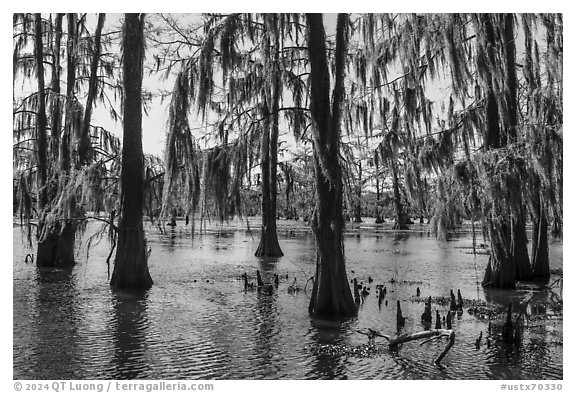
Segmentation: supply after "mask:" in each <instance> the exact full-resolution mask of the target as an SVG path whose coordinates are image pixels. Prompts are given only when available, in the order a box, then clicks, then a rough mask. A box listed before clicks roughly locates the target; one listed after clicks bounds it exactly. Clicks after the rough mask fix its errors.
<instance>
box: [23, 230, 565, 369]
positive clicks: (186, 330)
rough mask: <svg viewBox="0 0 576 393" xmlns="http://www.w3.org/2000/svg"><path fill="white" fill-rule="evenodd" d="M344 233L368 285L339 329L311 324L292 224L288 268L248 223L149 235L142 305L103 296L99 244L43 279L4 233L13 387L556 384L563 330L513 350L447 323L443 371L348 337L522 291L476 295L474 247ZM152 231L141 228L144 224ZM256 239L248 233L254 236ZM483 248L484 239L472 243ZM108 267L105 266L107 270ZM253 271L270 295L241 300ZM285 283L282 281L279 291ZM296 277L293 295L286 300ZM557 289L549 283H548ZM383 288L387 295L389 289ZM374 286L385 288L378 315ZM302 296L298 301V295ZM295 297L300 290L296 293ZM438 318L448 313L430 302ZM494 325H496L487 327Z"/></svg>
mask: <svg viewBox="0 0 576 393" xmlns="http://www.w3.org/2000/svg"><path fill="white" fill-rule="evenodd" d="M372 222H373V219H366V223H363V224H360V225H358V224H354V225H352V224H350V223H349V224H347V235H346V240H345V250H346V260H347V270H348V276H349V279H352V278H357V279H358V281H359V282H360V281H363V282H364V283H365V284H367V283H368V277H371V278H372V279H373V280H374V282H373V283H371V284H369V285H368V286H369V287H370V294H369V295H368V296H367V297H366V298H365V300H364V301H363V302H362V304H361V305H360V308H359V312H358V316H357V317H356V318H353V319H351V320H348V321H346V322H326V321H319V320H314V319H312V318H310V316H309V315H308V301H309V294H310V291H311V282H310V283H308V285H307V286H306V280H307V279H308V278H309V277H311V276H312V275H313V273H314V269H315V246H314V238H313V236H312V234H311V233H310V232H309V230H308V229H307V228H306V227H305V226H304V224H303V223H302V222H292V221H284V220H280V221H279V230H278V235H279V240H280V245H281V247H282V250H283V251H284V254H285V256H284V257H281V258H256V257H254V252H255V250H256V248H257V246H258V240H259V231H258V228H259V221H258V220H257V219H254V220H252V221H251V225H250V226H251V228H253V229H252V231H251V232H250V231H247V230H246V225H245V224H244V225H242V224H238V225H237V226H236V227H234V226H233V225H232V226H222V227H221V226H217V225H213V226H212V228H209V230H208V231H207V233H206V234H203V235H202V236H198V235H196V236H195V238H194V239H191V237H190V228H189V226H188V227H186V226H184V223H183V222H180V221H179V222H178V226H176V227H175V228H174V229H172V228H170V227H167V232H166V233H165V234H161V233H160V232H159V231H158V230H157V229H154V228H150V227H147V239H148V245H149V247H150V248H151V250H152V252H151V254H150V258H149V269H150V274H151V275H152V278H153V280H154V286H153V287H152V289H151V290H149V291H148V292H147V293H145V294H143V295H137V294H134V293H116V292H113V291H112V290H111V289H110V287H109V285H108V276H107V270H108V267H107V265H106V263H105V260H106V258H107V256H108V253H109V245H108V243H107V242H106V241H105V240H102V241H101V242H100V244H97V245H92V247H91V248H90V253H89V258H88V259H87V257H86V255H87V250H86V247H85V246H86V239H87V238H88V237H89V235H90V234H92V233H94V232H95V231H96V230H97V229H98V228H99V227H100V223H91V224H89V226H88V229H87V233H86V234H85V236H84V238H83V239H84V241H83V244H82V245H83V246H82V247H80V248H79V251H78V258H77V261H78V262H77V265H76V266H75V267H74V269H73V270H72V271H62V270H59V271H54V270H41V269H38V268H36V266H35V265H34V264H31V263H28V264H26V263H25V258H26V255H27V254H28V253H31V252H33V251H32V250H30V249H28V248H27V247H26V245H25V243H24V242H23V241H22V238H23V234H22V232H21V230H20V227H16V226H15V227H14V229H13V245H14V251H13V311H14V318H13V338H14V344H13V345H14V346H13V361H14V366H13V367H14V368H13V376H14V378H15V379H281V378H286V379H332V378H334V379H562V377H563V362H562V352H563V344H562V335H563V326H562V319H561V318H554V317H553V316H552V315H550V314H552V312H551V311H550V310H546V309H544V310H539V312H540V313H541V314H543V316H546V314H548V318H541V319H537V320H536V319H535V320H534V321H531V322H530V324H531V326H530V328H529V329H526V330H525V331H524V335H523V341H522V344H521V346H520V347H519V348H514V347H511V346H507V345H503V344H501V343H499V342H495V341H494V342H493V343H492V345H490V346H487V345H486V343H485V342H484V341H483V342H482V345H481V346H480V347H479V348H476V346H475V344H474V343H475V340H476V338H477V337H478V335H479V334H480V332H481V331H482V332H483V335H484V337H486V336H487V326H488V321H487V320H482V319H479V318H477V317H475V316H473V315H470V314H469V313H468V312H467V311H466V308H467V307H466V303H465V311H464V313H463V314H462V315H461V317H459V318H458V319H456V320H455V321H454V322H453V328H454V330H455V332H456V341H455V344H454V346H453V347H452V349H451V350H450V352H449V353H448V355H447V356H446V357H445V358H444V360H443V361H442V363H441V366H436V365H434V363H433V360H434V359H435V358H436V356H437V355H438V354H439V353H440V352H441V351H442V349H443V348H444V347H445V344H446V339H443V340H435V341H432V342H430V343H426V344H424V345H420V343H421V340H420V341H414V342H410V343H406V344H403V345H402V346H401V347H400V348H398V349H397V350H389V349H388V348H387V345H386V341H385V340H384V339H382V338H377V339H376V347H371V348H368V347H367V345H366V344H367V342H368V340H367V337H366V336H365V335H362V334H360V333H358V330H364V331H365V330H367V329H368V328H372V329H375V330H379V331H380V332H382V333H383V334H388V335H395V334H396V301H397V300H400V302H401V307H402V311H403V313H404V315H405V316H407V320H406V325H405V328H404V331H406V332H411V331H412V332H416V331H420V330H423V328H422V325H421V322H420V315H421V314H422V312H423V309H424V303H423V302H421V301H419V300H421V299H418V298H416V296H415V295H416V288H417V287H419V288H420V290H421V298H427V297H428V296H432V297H433V298H435V297H449V294H450V290H451V289H453V290H454V292H455V293H456V290H457V289H460V290H461V292H462V296H463V297H464V299H465V301H468V300H480V301H488V303H489V304H491V305H500V306H505V305H506V304H507V303H508V301H512V302H514V304H515V306H516V307H517V306H518V304H519V302H520V301H521V300H522V298H523V297H524V296H526V295H527V294H530V292H529V291H521V290H516V291H497V290H490V291H485V290H484V289H482V287H481V286H480V285H479V282H480V281H481V280H482V278H483V274H484V269H485V267H486V263H487V256H486V255H477V256H474V255H473V254H472V252H471V245H472V235H471V233H470V232H469V231H468V232H466V231H462V232H460V233H458V234H455V235H454V236H453V238H452V239H451V241H448V242H444V243H443V242H439V241H437V240H436V239H435V238H434V237H433V236H432V235H430V234H429V232H428V227H427V226H426V225H419V224H415V225H413V226H411V230H410V231H406V232H395V231H392V230H391V224H383V225H378V226H376V225H374V224H372ZM147 225H149V224H147ZM254 228H256V229H254ZM477 240H478V242H481V238H480V239H477ZM550 242H551V244H550V259H551V268H552V269H561V268H562V240H561V239H554V238H551V239H550ZM111 268H112V267H110V269H111ZM256 269H259V270H260V271H261V272H262V275H263V278H264V280H265V281H269V282H272V280H273V275H274V274H275V273H277V274H279V275H280V277H281V280H280V284H279V287H278V289H277V290H276V291H275V292H274V293H273V294H272V295H266V294H261V293H258V292H257V291H255V290H253V291H244V288H243V282H242V281H241V280H239V277H240V276H241V275H242V273H244V272H247V273H248V276H249V277H250V278H251V281H253V282H255V277H256ZM286 276H288V278H286ZM295 277H296V284H297V286H299V287H300V288H302V290H301V291H299V292H296V293H293V292H291V291H289V290H288V287H289V286H290V284H292V283H293V280H294V278H295ZM555 278H557V276H553V277H552V280H554V279H555ZM391 281H393V282H391ZM376 284H384V285H385V286H386V287H387V295H386V298H385V300H387V301H388V303H387V304H386V303H385V302H382V304H381V305H380V307H379V306H378V301H377V293H376ZM305 287H306V288H305ZM304 288H305V289H306V290H304ZM436 309H438V310H440V313H441V315H446V312H447V310H448V309H449V306H448V304H440V303H435V302H433V303H432V313H433V315H434V314H435V310H436ZM496 323H502V321H501V320H500V319H499V320H495V321H493V324H496Z"/></svg>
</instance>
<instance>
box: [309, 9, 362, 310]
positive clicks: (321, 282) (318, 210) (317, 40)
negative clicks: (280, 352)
mask: <svg viewBox="0 0 576 393" xmlns="http://www.w3.org/2000/svg"><path fill="white" fill-rule="evenodd" d="M347 24H348V15H347V14H339V15H338V20H337V26H336V48H335V54H334V62H335V64H334V65H335V71H336V72H335V80H334V88H333V91H332V101H331V100H330V90H331V89H330V86H331V85H330V72H329V63H328V54H327V49H326V34H325V29H324V24H323V19H322V15H321V14H307V15H306V26H307V40H308V56H309V62H310V112H311V115H312V120H313V125H312V129H313V139H314V176H315V180H316V207H315V210H314V216H313V218H312V231H313V232H314V236H315V238H316V273H315V275H314V286H313V288H312V296H311V297H310V304H309V306H308V310H309V312H310V314H311V315H314V316H319V317H347V316H352V315H355V314H356V313H357V308H356V304H355V303H354V299H353V297H352V292H351V291H350V286H349V284H348V277H347V274H346V264H345V259H344V239H343V231H344V219H343V216H342V199H343V189H342V167H341V164H340V158H339V142H340V121H341V104H342V100H343V98H344V67H345V61H346V49H347V43H348V32H347Z"/></svg>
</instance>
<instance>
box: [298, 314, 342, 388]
mask: <svg viewBox="0 0 576 393" xmlns="http://www.w3.org/2000/svg"><path fill="white" fill-rule="evenodd" d="M309 331H310V333H311V334H312V342H314V343H316V344H317V345H318V348H317V349H318V350H316V351H313V356H314V359H313V360H312V366H311V369H310V371H309V372H308V374H307V377H308V378H312V379H346V378H347V376H346V370H347V368H348V365H347V361H346V360H347V355H346V354H345V353H344V352H343V351H340V350H339V347H342V346H344V345H346V343H347V341H348V336H349V334H350V328H349V324H348V323H347V322H342V321H326V320H317V319H311V320H310V330H309Z"/></svg>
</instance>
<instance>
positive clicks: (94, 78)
mask: <svg viewBox="0 0 576 393" xmlns="http://www.w3.org/2000/svg"><path fill="white" fill-rule="evenodd" d="M105 19H106V14H102V13H100V14H98V24H97V25H96V32H95V34H94V53H93V54H92V62H91V64H90V79H89V81H88V98H87V99H86V108H85V110H84V119H83V121H82V129H81V130H80V143H79V146H78V166H79V167H80V166H82V165H86V164H89V163H90V161H91V160H92V158H91V151H92V143H91V141H90V121H91V119H92V106H93V104H94V99H95V98H96V93H97V87H98V64H99V62H100V52H101V48H100V38H101V35H102V27H103V26H104V20H105Z"/></svg>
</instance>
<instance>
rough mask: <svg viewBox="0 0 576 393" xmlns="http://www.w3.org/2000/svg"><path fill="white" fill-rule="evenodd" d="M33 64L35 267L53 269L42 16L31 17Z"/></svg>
mask: <svg viewBox="0 0 576 393" xmlns="http://www.w3.org/2000/svg"><path fill="white" fill-rule="evenodd" d="M34 17H35V20H34V61H35V63H36V73H37V79H38V80H37V87H38V109H37V113H36V140H37V145H36V157H35V158H36V189H37V190H38V199H37V202H36V203H37V205H36V209H37V211H38V228H37V231H38V232H37V237H38V249H37V251H36V264H37V265H38V266H43V267H49V266H54V258H55V244H56V239H54V236H53V234H52V233H50V230H49V229H48V230H45V229H46V228H45V227H46V225H47V222H46V213H47V212H46V208H47V205H48V188H49V187H48V184H47V179H48V137H47V135H46V133H47V128H48V124H47V123H48V120H47V118H46V94H45V91H44V88H45V85H44V44H43V42H42V15H41V14H35V15H34Z"/></svg>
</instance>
